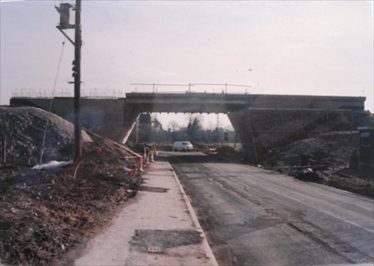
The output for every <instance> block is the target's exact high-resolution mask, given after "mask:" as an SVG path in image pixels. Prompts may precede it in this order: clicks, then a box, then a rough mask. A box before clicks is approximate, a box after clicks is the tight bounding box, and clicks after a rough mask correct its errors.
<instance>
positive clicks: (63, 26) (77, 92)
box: [56, 0, 82, 161]
mask: <svg viewBox="0 0 374 266" xmlns="http://www.w3.org/2000/svg"><path fill="white" fill-rule="evenodd" d="M81 7H82V0H76V1H75V8H73V6H72V5H71V4H69V3H61V4H60V6H59V7H57V6H56V9H57V11H58V12H59V13H60V24H59V25H58V26H57V29H58V30H59V31H60V32H61V33H62V34H63V35H64V36H65V37H66V38H67V39H68V40H69V41H70V42H71V44H73V45H74V61H73V69H72V70H73V77H74V82H69V83H74V159H75V161H77V160H78V158H79V157H80V156H81V155H82V136H81V126H80V98H81V48H82V27H81ZM72 10H75V23H74V24H71V23H70V14H71V11H72ZM67 29H74V30H75V34H74V36H75V38H74V41H73V40H72V39H71V38H70V37H69V35H68V34H66V33H65V31H64V30H67Z"/></svg>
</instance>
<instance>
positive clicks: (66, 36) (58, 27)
mask: <svg viewBox="0 0 374 266" xmlns="http://www.w3.org/2000/svg"><path fill="white" fill-rule="evenodd" d="M56 28H57V29H58V30H59V31H60V32H61V33H62V35H64V36H65V38H66V39H68V40H69V42H70V43H71V44H72V45H74V46H75V42H74V41H73V40H72V39H71V38H70V37H69V35H67V34H66V33H65V32H64V31H63V30H62V29H61V27H60V26H56Z"/></svg>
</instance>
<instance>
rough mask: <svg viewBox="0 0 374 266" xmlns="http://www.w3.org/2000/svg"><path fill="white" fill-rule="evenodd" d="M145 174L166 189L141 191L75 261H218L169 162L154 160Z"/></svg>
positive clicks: (150, 182) (148, 181)
mask: <svg viewBox="0 0 374 266" xmlns="http://www.w3.org/2000/svg"><path fill="white" fill-rule="evenodd" d="M144 179H145V183H144V186H147V187H148V188H149V187H156V188H165V189H166V192H163V191H165V190H160V189H156V190H153V191H152V189H151V190H149V189H147V190H146V191H140V192H139V193H138V195H137V196H136V197H135V198H134V199H132V200H130V201H129V202H128V203H127V204H126V206H125V207H124V208H123V209H122V210H121V211H120V212H119V214H118V215H117V217H116V218H115V219H114V220H113V223H112V224H111V225H110V227H109V228H107V229H106V230H105V231H104V232H103V233H102V234H100V235H98V236H97V237H95V238H94V239H92V240H90V241H89V243H88V245H87V248H86V249H85V251H84V252H83V255H82V256H81V257H80V258H78V259H77V260H76V261H75V265H217V262H216V260H215V258H214V255H213V253H212V251H211V249H210V247H209V245H208V243H207V241H206V237H205V235H204V233H203V231H202V230H201V227H200V225H199V223H198V221H197V219H196V215H195V214H194V212H193V210H192V207H191V205H190V203H189V201H188V199H187V197H186V195H185V194H184V191H183V188H182V187H181V185H180V183H179V180H178V178H177V177H176V175H175V173H174V171H173V169H172V167H171V166H170V164H169V163H168V162H155V163H153V164H151V166H150V167H149V169H148V171H147V173H146V174H145V175H144ZM189 232H191V233H189ZM196 232H198V233H197V234H196ZM199 234H200V236H201V239H200V238H199ZM196 235H197V238H196Z"/></svg>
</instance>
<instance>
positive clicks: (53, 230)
mask: <svg viewBox="0 0 374 266" xmlns="http://www.w3.org/2000/svg"><path fill="white" fill-rule="evenodd" d="M34 111H35V110H32V111H31V114H26V113H25V112H24V111H23V110H20V111H18V110H15V111H13V110H12V115H14V116H16V115H15V114H16V113H19V114H20V118H17V117H16V119H19V121H21V120H24V122H25V123H28V126H25V127H23V128H24V129H27V134H24V136H26V137H27V138H26V139H27V143H30V144H31V145H34V144H35V143H38V141H39V134H40V126H41V124H42V122H40V120H42V119H40V117H38V115H35V114H39V115H40V116H42V117H44V115H45V114H44V112H42V111H39V110H36V111H35V112H34ZM2 114H3V115H4V112H3V113H2ZM34 115H35V116H34ZM51 117H54V116H53V115H51ZM54 119H56V120H54V121H52V123H51V128H52V129H53V130H54V129H57V128H59V125H61V127H62V128H59V129H61V131H56V132H54V131H53V130H51V132H53V133H56V136H54V137H55V139H57V140H59V141H60V142H63V143H65V141H66V143H67V142H68V140H69V138H68V137H67V136H68V135H69V134H70V133H71V132H70V133H66V132H67V131H68V130H67V128H69V126H67V128H66V127H65V125H67V124H65V122H64V121H62V120H60V119H59V118H54ZM31 121H36V122H38V121H39V123H40V124H39V126H37V125H33V122H31ZM53 122H56V123H57V124H54V123H53ZM1 123H3V124H4V123H5V124H7V125H8V128H11V129H14V130H15V131H16V133H14V134H12V132H7V134H9V135H12V136H13V137H15V136H20V135H18V134H20V133H18V129H15V127H14V126H9V125H10V124H11V123H10V121H3V120H2V121H1ZM19 123H20V122H19ZM19 126H23V125H19ZM1 130H2V129H1ZM33 130H35V132H33ZM64 130H65V131H64ZM60 133H61V134H62V136H61V135H59V134H60ZM65 133H66V134H65ZM51 136H53V134H51ZM33 137H35V138H36V139H33ZM65 137H66V138H65ZM86 137H87V138H89V139H91V140H92V141H91V142H86V143H85V144H84V147H83V149H84V155H83V156H82V158H81V159H80V160H79V161H78V162H77V163H75V164H74V165H68V166H64V167H63V168H58V169H48V170H36V169H32V168H30V167H27V168H26V167H24V168H19V167H7V168H0V209H1V212H0V264H1V263H5V264H11V265H13V264H21V265H49V264H53V263H54V262H56V260H60V259H61V258H63V257H64V255H65V254H66V253H67V252H68V251H69V250H71V249H72V248H73V247H76V246H77V245H78V244H79V243H82V241H83V239H85V238H86V237H87V236H89V235H90V234H93V233H94V229H95V228H97V227H99V226H101V225H103V224H104V223H106V222H108V221H109V220H110V219H111V217H112V215H113V213H114V212H115V211H116V210H117V208H118V207H119V206H120V205H121V203H123V202H125V201H126V200H127V199H128V198H130V197H132V196H134V195H135V193H136V191H137V190H138V187H139V185H140V182H141V177H140V175H139V174H138V173H136V172H135V171H131V172H130V171H128V170H129V169H135V168H134V167H135V165H136V163H137V162H136V160H135V158H134V156H133V154H132V153H131V152H129V150H128V149H127V148H125V147H123V146H121V145H119V144H116V143H114V142H113V141H110V140H107V139H104V138H101V137H100V136H96V135H92V136H91V137H89V136H88V135H86ZM14 143H15V144H17V145H15V146H14V149H16V148H20V149H21V150H22V149H24V148H25V149H26V146H27V145H25V144H24V143H22V138H20V139H18V140H14ZM58 147H60V146H58ZM50 150H51V153H50V154H54V151H53V146H50ZM16 153H17V152H16V150H15V151H14V154H16ZM55 154H59V153H55Z"/></svg>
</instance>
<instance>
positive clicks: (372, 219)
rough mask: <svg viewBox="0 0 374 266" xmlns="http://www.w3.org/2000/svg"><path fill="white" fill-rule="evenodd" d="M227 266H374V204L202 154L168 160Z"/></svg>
mask: <svg viewBox="0 0 374 266" xmlns="http://www.w3.org/2000/svg"><path fill="white" fill-rule="evenodd" d="M166 156H167V157H168V160H170V161H171V163H172V165H173V167H174V169H175V170H176V172H177V175H178V176H179V178H180V180H181V182H182V184H183V186H184V187H185V189H186V192H187V194H188V195H189V196H190V197H191V200H192V205H193V207H194V208H195V209H196V210H197V213H198V216H199V219H200V222H201V224H202V226H203V228H204V230H205V231H206V233H207V235H208V238H209V243H210V244H211V246H212V249H213V252H214V253H215V255H216V257H217V260H218V262H219V263H220V264H221V265H256V266H259V265H266V266H269V265H287V266H291V265H327V264H350V263H362V264H368V265H372V264H373V262H374V200H372V199H369V198H366V197H362V196H358V195H355V194H352V193H350V192H346V191H343V190H339V189H335V188H331V187H328V186H324V185H319V184H315V183H307V182H303V181H299V180H296V179H294V178H292V177H288V176H284V175H280V174H277V173H274V172H271V171H266V170H263V169H260V168H257V167H251V166H248V165H242V164H235V163H224V162H220V163H217V162H212V161H210V160H209V157H208V156H204V155H203V154H198V153H190V154H187V153H169V154H168V155H166Z"/></svg>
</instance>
